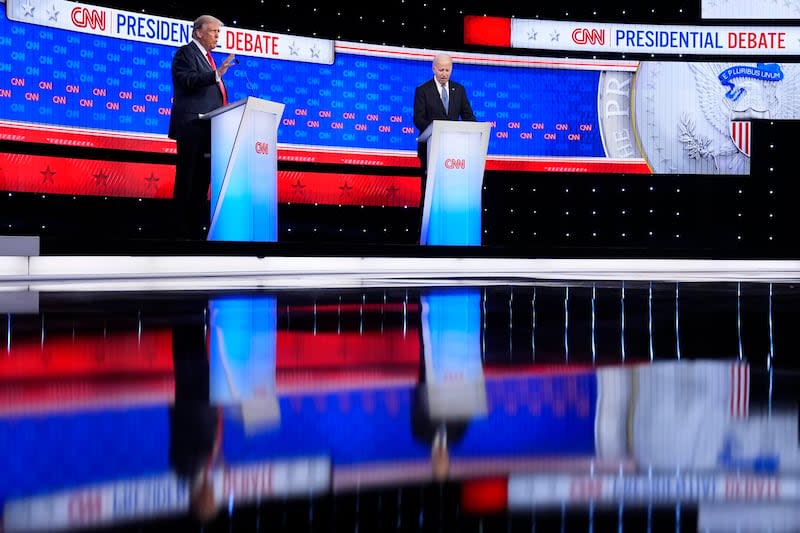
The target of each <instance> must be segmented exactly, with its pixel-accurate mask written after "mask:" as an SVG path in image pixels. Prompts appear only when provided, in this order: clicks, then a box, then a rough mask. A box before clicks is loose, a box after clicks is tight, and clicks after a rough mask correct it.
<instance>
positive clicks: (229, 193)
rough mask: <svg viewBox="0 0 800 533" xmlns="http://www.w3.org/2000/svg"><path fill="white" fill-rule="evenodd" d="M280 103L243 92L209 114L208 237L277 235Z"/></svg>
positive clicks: (270, 239) (231, 238)
mask: <svg viewBox="0 0 800 533" xmlns="http://www.w3.org/2000/svg"><path fill="white" fill-rule="evenodd" d="M283 108H284V105H283V104H278V103H275V102H269V101H267V100H261V99H259V98H252V97H248V98H246V99H245V100H240V101H239V102H235V103H233V104H230V105H228V106H225V107H222V108H220V109H217V110H215V111H213V112H211V113H208V114H207V115H205V118H207V119H210V120H211V227H210V228H209V231H208V240H210V241H263V242H275V241H277V240H278V182H277V174H278V158H277V135H278V125H279V124H280V119H281V115H282V114H283Z"/></svg>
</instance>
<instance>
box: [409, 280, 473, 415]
mask: <svg viewBox="0 0 800 533" xmlns="http://www.w3.org/2000/svg"><path fill="white" fill-rule="evenodd" d="M420 299H421V302H420V303H421V304H422V343H423V354H424V356H425V361H424V362H425V381H426V383H425V392H426V400H427V404H428V411H429V414H430V416H431V417H432V418H433V419H435V420H448V421H455V420H470V419H473V418H480V417H484V416H486V415H487V414H488V404H487V401H486V384H485V382H484V377H483V361H482V359H481V295H480V292H479V290H478V289H473V288H461V287H457V288H456V287H447V288H441V289H431V290H427V291H425V292H424V293H423V294H422V295H421V296H420Z"/></svg>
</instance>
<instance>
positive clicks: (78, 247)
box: [0, 236, 800, 290]
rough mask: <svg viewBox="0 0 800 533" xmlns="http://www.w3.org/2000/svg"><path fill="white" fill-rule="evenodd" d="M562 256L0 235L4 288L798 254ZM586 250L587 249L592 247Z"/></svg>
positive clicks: (591, 272) (563, 269) (448, 273)
mask: <svg viewBox="0 0 800 533" xmlns="http://www.w3.org/2000/svg"><path fill="white" fill-rule="evenodd" d="M560 252H561V256H550V257H514V256H512V255H511V254H510V253H509V250H508V249H494V248H488V247H480V246H478V247H451V246H427V247H426V246H423V247H420V246H413V245H374V246H370V245H363V244H361V245H355V246H346V245H341V244H330V245H319V244H315V245H307V244H297V243H286V244H284V243H244V242H242V243H233V242H207V241H180V240H149V241H144V240H143V241H108V242H86V241H84V242H78V241H70V240H64V239H61V240H50V241H48V240H47V239H40V238H39V237H8V236H6V237H2V236H0V282H1V283H2V284H3V287H4V289H12V288H21V287H26V286H29V287H30V288H40V287H44V286H48V284H53V283H55V284H58V285H59V286H61V288H63V289H65V290H67V289H68V288H69V287H73V288H77V287H81V286H84V287H93V288H98V287H102V286H109V287H112V286H115V285H118V286H119V287H120V288H128V289H134V288H139V289H145V288H153V289H155V288H159V287H167V286H174V287H181V286H183V287H185V288H192V287H196V288H199V287H204V288H224V287H291V286H314V285H320V286H362V285H363V286H381V285H398V284H400V285H402V284H413V285H419V284H457V283H466V282H468V281H481V280H482V281H485V282H494V283H504V282H510V283H514V282H520V281H526V282H535V281H537V280H558V281H570V280H583V281H618V282H624V281H675V282H691V281H698V282H714V281H720V282H722V281H725V282H731V281H739V282H779V283H790V282H796V281H798V279H800V261H798V260H787V259H775V260H770V259H680V258H675V257H664V258H637V257H614V254H613V251H608V255H607V257H603V256H602V255H598V257H596V258H588V257H580V256H579V255H577V254H575V253H573V252H571V251H570V250H561V251H560ZM586 253H587V252H586V251H583V254H586Z"/></svg>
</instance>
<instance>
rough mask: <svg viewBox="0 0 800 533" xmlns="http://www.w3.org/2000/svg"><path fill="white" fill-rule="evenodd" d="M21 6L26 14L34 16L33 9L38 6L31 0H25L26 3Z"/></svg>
mask: <svg viewBox="0 0 800 533" xmlns="http://www.w3.org/2000/svg"><path fill="white" fill-rule="evenodd" d="M20 7H21V8H22V9H24V10H25V15H24V16H26V17H31V18H33V10H34V9H36V7H35V6H34V5H33V4H31V0H25V3H24V4H22V5H21V6H20Z"/></svg>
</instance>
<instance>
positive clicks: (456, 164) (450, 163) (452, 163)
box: [444, 157, 467, 170]
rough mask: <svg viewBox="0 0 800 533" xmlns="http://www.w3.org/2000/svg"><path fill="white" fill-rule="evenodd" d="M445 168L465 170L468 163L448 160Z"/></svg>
mask: <svg viewBox="0 0 800 533" xmlns="http://www.w3.org/2000/svg"><path fill="white" fill-rule="evenodd" d="M444 168H446V169H449V170H463V169H465V168H467V162H466V161H465V160H463V159H454V158H452V157H451V158H448V159H445V160H444Z"/></svg>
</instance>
